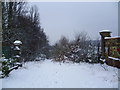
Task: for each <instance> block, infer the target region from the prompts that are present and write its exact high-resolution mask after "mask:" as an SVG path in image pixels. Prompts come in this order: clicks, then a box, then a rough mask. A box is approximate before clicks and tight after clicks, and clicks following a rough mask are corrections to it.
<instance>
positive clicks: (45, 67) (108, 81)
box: [2, 60, 118, 88]
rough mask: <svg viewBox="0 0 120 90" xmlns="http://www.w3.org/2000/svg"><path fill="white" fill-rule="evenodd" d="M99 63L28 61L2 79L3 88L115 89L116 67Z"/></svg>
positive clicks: (116, 83) (116, 79)
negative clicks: (102, 65)
mask: <svg viewBox="0 0 120 90" xmlns="http://www.w3.org/2000/svg"><path fill="white" fill-rule="evenodd" d="M104 66H105V68H106V69H107V71H106V70H104V68H103V67H101V65H100V64H87V63H80V64H75V63H74V64H73V63H61V64H60V63H58V62H53V61H51V60H45V61H41V62H28V63H26V64H24V66H23V67H22V68H20V69H18V70H14V71H12V72H11V73H10V76H9V77H7V78H4V79H3V80H2V87H3V88H118V78H117V77H118V76H117V74H118V70H117V69H116V68H113V67H110V66H107V65H104Z"/></svg>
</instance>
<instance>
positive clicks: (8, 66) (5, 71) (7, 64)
mask: <svg viewBox="0 0 120 90" xmlns="http://www.w3.org/2000/svg"><path fill="white" fill-rule="evenodd" d="M0 63H1V64H2V66H1V70H2V74H1V76H0V77H1V78H4V77H5V76H8V75H9V73H10V72H11V71H12V70H13V69H17V67H18V66H20V64H18V63H17V60H16V59H11V58H9V59H6V58H5V57H4V56H3V57H1V58H0ZM16 66H17V67H16Z"/></svg>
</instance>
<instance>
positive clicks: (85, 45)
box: [53, 32, 98, 63]
mask: <svg viewBox="0 0 120 90" xmlns="http://www.w3.org/2000/svg"><path fill="white" fill-rule="evenodd" d="M97 49H98V47H97V44H95V43H94V41H92V40H90V39H89V36H88V35H87V33H85V32H82V33H80V34H78V35H76V36H75V39H74V40H73V41H71V42H69V40H68V39H67V38H66V37H62V38H61V39H60V40H59V42H58V43H56V44H55V45H54V49H53V56H54V57H53V58H54V59H55V60H56V61H64V60H70V61H73V62H77V63H79V62H89V63H97V62H98V54H97V53H98V52H97Z"/></svg>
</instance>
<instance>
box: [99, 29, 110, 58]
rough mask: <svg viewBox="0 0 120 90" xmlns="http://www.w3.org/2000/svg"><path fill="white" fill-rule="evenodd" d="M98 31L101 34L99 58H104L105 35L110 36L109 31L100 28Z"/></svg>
mask: <svg viewBox="0 0 120 90" xmlns="http://www.w3.org/2000/svg"><path fill="white" fill-rule="evenodd" d="M99 33H100V35H101V59H105V37H111V31H110V30H102V31H100V32H99Z"/></svg>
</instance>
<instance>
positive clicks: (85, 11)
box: [30, 2, 118, 44]
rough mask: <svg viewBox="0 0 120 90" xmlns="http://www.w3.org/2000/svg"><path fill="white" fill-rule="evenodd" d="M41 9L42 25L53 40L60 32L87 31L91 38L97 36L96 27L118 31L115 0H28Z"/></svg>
mask: <svg viewBox="0 0 120 90" xmlns="http://www.w3.org/2000/svg"><path fill="white" fill-rule="evenodd" d="M30 4H31V5H36V6H37V7H38V9H39V13H40V22H41V26H42V27H43V28H44V30H45V32H46V35H47V36H48V38H49V41H50V44H54V43H55V42H56V41H57V40H59V39H60V37H61V36H62V35H64V36H66V37H68V38H69V39H74V35H75V33H79V32H81V31H86V32H87V33H88V34H89V35H90V37H91V39H97V38H99V37H100V35H99V31H100V30H103V29H109V30H111V31H112V32H113V33H112V36H117V35H118V3H117V2H31V3H30Z"/></svg>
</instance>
